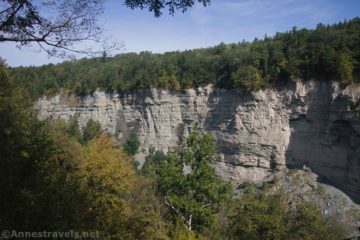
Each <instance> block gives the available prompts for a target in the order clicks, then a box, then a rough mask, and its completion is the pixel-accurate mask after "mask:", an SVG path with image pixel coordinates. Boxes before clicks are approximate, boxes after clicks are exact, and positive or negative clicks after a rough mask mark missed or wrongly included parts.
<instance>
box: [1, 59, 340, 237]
mask: <svg viewBox="0 0 360 240" xmlns="http://www.w3.org/2000/svg"><path fill="white" fill-rule="evenodd" d="M74 122H75V121H74ZM74 122H70V123H68V124H66V123H65V122H64V121H53V120H47V121H39V120H38V119H37V118H36V116H35V115H34V114H33V111H32V109H31V101H29V98H27V97H26V91H25V90H24V89H22V88H21V87H19V86H16V85H14V82H13V80H12V79H11V78H10V76H9V74H8V72H7V70H6V69H5V67H4V66H2V65H0V156H1V158H0V164H1V165H0V166H1V167H0V187H1V189H2V191H3V192H4V193H6V194H4V195H3V196H2V197H1V199H0V227H1V229H8V230H15V231H30V232H34V231H37V232H39V231H44V230H46V231H60V232H62V231H65V232H66V231H69V230H73V231H79V232H84V231H98V234H99V237H100V238H101V239H217V240H218V239H243V237H247V238H248V239H259V238H262V237H266V238H267V239H315V237H318V236H320V235H321V234H326V236H327V239H334V238H336V237H338V235H336V234H337V233H336V234H335V233H334V232H333V231H330V230H331V229H330V230H329V228H328V225H326V224H325V221H324V218H323V216H322V215H321V214H320V212H319V210H318V209H317V208H316V207H313V206H312V205H308V204H307V203H306V202H300V204H297V205H296V206H297V207H296V208H295V209H294V210H292V209H291V208H288V205H287V204H286V203H285V201H283V199H282V198H281V196H280V197H277V196H276V195H275V196H272V195H271V194H264V195H260V196H258V195H256V194H255V195H252V193H251V192H249V193H248V194H245V195H244V196H242V197H241V198H240V199H236V200H234V199H232V195H231V189H230V186H229V185H228V184H227V183H225V182H223V181H222V180H220V178H219V177H218V176H216V175H215V171H214V169H213V167H212V166H211V165H210V162H211V161H212V160H214V157H215V156H216V152H215V148H214V145H213V144H214V143H213V139H212V138H211V136H210V135H208V134H202V133H200V132H199V131H194V132H193V133H191V134H190V136H189V138H188V140H187V145H186V146H185V147H184V148H183V149H182V150H181V151H178V152H174V153H171V154H168V155H165V154H163V153H161V152H155V153H154V152H153V153H152V154H151V155H150V156H149V157H148V160H147V163H146V164H145V166H144V170H143V174H141V173H139V172H138V171H136V169H135V168H134V166H133V164H132V157H131V156H128V155H127V154H126V153H125V152H124V151H123V149H121V148H118V147H116V146H115V145H114V144H113V143H112V141H111V139H110V138H109V137H108V136H107V135H106V134H101V133H98V131H91V132H95V133H96V134H91V136H93V137H94V138H92V139H87V143H86V144H84V145H81V144H80V143H79V141H82V138H80V137H79V131H78V130H77V129H76V126H75V124H74ZM96 125H97V124H96V123H92V122H90V124H89V126H88V127H89V128H90V127H91V126H95V127H91V129H95V130H97V128H96ZM79 139H80V140H79ZM226 209H234V211H233V212H232V214H229V213H228V212H227V211H226ZM233 213H237V214H235V215H234V214H233ZM289 214H290V215H289ZM288 216H290V218H288ZM288 220H289V221H288ZM282 223H284V224H286V225H285V226H282ZM324 224H325V225H324ZM249 226H251V228H250V230H251V231H250V232H249V228H248V227H249ZM294 229H295V230H296V231H295V230H294ZM293 230H294V231H293ZM313 236H314V237H313ZM322 236H324V235H322Z"/></svg>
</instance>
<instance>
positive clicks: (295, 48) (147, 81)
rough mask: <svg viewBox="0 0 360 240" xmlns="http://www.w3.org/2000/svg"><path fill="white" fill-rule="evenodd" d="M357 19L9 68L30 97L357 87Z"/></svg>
mask: <svg viewBox="0 0 360 240" xmlns="http://www.w3.org/2000/svg"><path fill="white" fill-rule="evenodd" d="M359 32H360V18H354V19H352V20H350V21H344V22H341V23H338V24H333V25H323V24H318V26H317V27H316V28H315V29H314V30H307V29H297V28H296V27H294V28H293V29H292V30H291V31H288V32H285V33H277V34H276V35H275V36H273V37H267V36H266V37H264V39H262V40H258V39H255V40H254V41H252V42H245V41H243V42H239V43H234V44H220V45H218V46H215V47H212V48H204V49H195V50H189V51H183V52H167V53H164V54H152V53H150V52H141V53H139V54H136V53H127V54H120V55H117V56H115V57H102V58H93V59H80V60H77V61H72V62H69V61H67V62H64V63H61V64H57V65H53V64H49V65H45V66H41V67H18V68H14V69H11V73H12V74H13V77H14V79H15V80H16V82H17V83H19V84H20V85H22V86H24V87H26V88H27V89H29V90H30V92H31V94H32V95H33V96H36V97H38V96H41V95H49V94H50V95H51V94H56V93H57V92H59V90H60V89H68V90H71V91H73V92H75V93H77V94H89V93H92V92H94V91H95V90H96V89H97V88H100V89H103V90H105V91H108V92H113V91H127V90H133V89H144V88H149V87H150V86H154V87H160V88H169V89H174V90H179V89H184V88H190V87H198V86H204V85H207V84H214V85H215V86H216V87H220V88H231V89H232V88H242V89H245V90H257V89H259V88H263V87H269V86H273V85H277V84H282V83H284V82H286V81H290V80H293V79H303V80H308V79H312V78H313V79H317V80H337V81H340V82H341V83H342V84H343V85H347V84H350V83H352V82H360V45H359V42H360V36H359V34H358V33H359Z"/></svg>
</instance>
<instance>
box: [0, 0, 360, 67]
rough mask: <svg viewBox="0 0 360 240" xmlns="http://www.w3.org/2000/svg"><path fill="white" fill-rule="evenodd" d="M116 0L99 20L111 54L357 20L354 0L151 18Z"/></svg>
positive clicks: (276, 3) (39, 59) (243, 4)
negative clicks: (114, 44) (115, 46)
mask: <svg viewBox="0 0 360 240" xmlns="http://www.w3.org/2000/svg"><path fill="white" fill-rule="evenodd" d="M122 2H123V1H121V0H107V2H106V6H105V13H104V15H103V16H100V21H101V23H102V25H103V26H104V28H105V30H106V34H108V35H111V36H112V37H113V38H114V39H116V40H118V41H119V42H123V44H124V47H123V48H122V49H121V50H120V51H118V52H116V53H121V52H140V51H152V52H160V53H161V52H166V51H176V50H185V49H193V48H201V47H209V46H214V45H217V44H219V43H221V42H225V43H233V42H239V41H242V40H243V39H245V40H253V39H254V38H255V37H257V38H262V37H264V35H265V34H267V35H268V36H272V35H273V34H275V33H276V32H283V31H287V30H290V29H291V28H292V27H293V26H297V27H298V28H304V27H305V28H314V27H315V26H316V24H318V23H319V22H322V23H324V24H331V23H336V22H339V21H342V20H344V19H351V18H354V17H357V16H360V0H212V1H211V5H210V6H209V7H206V8H204V7H202V5H199V4H198V5H196V6H195V7H193V8H191V9H190V10H189V11H188V12H186V13H184V14H182V13H181V12H178V13H176V14H175V15H174V16H169V15H168V14H167V13H164V15H163V16H162V17H160V18H154V17H153V15H152V14H151V13H149V12H147V11H146V10H143V11H141V10H131V9H128V8H126V7H125V6H123V5H122ZM0 56H1V57H2V58H5V59H6V60H7V63H8V64H9V65H10V66H19V65H23V66H28V65H41V64H47V63H57V62H61V61H63V60H64V59H59V58H55V57H51V58H49V57H48V56H47V55H46V54H45V53H44V52H39V50H38V49H37V48H23V49H18V48H16V46H15V45H13V44H9V43H1V44H0Z"/></svg>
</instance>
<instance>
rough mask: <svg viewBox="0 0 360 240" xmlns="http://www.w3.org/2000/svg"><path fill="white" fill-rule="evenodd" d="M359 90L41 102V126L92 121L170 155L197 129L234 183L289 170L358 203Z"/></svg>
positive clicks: (297, 88)
mask: <svg viewBox="0 0 360 240" xmlns="http://www.w3.org/2000/svg"><path fill="white" fill-rule="evenodd" d="M359 102H360V86H355V85H351V86H348V87H347V88H345V89H341V88H340V87H339V85H338V84H337V83H335V82H321V81H308V82H305V83H304V82H301V81H299V82H295V83H289V84H288V85H287V86H285V87H282V88H279V89H266V90H260V91H258V92H255V93H251V94H250V93H244V92H242V91H239V90H223V89H213V88H212V87H211V86H208V87H206V88H199V89H189V90H184V91H181V92H172V91H168V90H159V89H149V90H143V91H136V92H128V93H121V94H105V93H104V92H99V91H97V92H95V93H94V94H93V95H91V96H86V97H83V98H80V97H74V96H67V95H57V96H54V97H52V98H45V97H44V98H41V99H39V100H38V101H37V103H36V105H35V108H36V109H37V111H38V114H39V117H40V118H41V119H45V118H49V117H52V118H63V119H65V120H68V119H70V118H71V117H77V118H78V120H79V124H80V125H81V126H80V127H82V126H84V125H85V124H86V122H87V121H88V119H90V118H93V119H95V120H98V121H99V122H100V123H101V125H102V127H103V128H104V129H105V130H106V131H108V132H110V133H112V134H114V135H115V136H117V138H118V139H119V140H120V141H124V140H125V139H126V138H127V136H128V135H129V134H130V133H136V134H137V136H138V137H139V139H140V142H141V149H142V151H143V152H145V153H146V151H147V150H148V148H149V147H151V146H153V147H155V148H156V149H160V150H163V151H168V150H169V149H173V148H175V147H176V146H178V145H179V144H180V143H181V142H182V141H184V139H185V137H186V135H187V134H188V132H189V131H190V130H191V128H192V127H193V126H194V124H195V123H198V124H199V125H200V126H201V127H202V128H203V129H204V130H205V131H208V132H211V133H212V134H213V135H214V137H215V139H216V142H217V145H218V148H219V152H220V156H221V158H220V160H219V161H218V162H216V163H215V164H214V165H215V167H216V169H217V172H218V173H219V174H220V175H221V176H222V177H223V178H225V179H229V180H231V181H233V182H234V183H240V182H242V181H244V180H252V181H262V180H264V179H266V178H267V177H268V176H270V175H271V174H272V173H273V172H275V171H277V170H281V169H284V168H286V167H287V168H303V167H304V166H306V168H310V169H311V170H312V171H313V172H314V173H316V174H317V175H318V176H319V178H320V181H323V182H326V183H329V184H331V185H333V186H335V187H337V188H339V189H341V190H342V191H344V192H345V193H346V194H348V195H349V196H350V197H351V198H352V199H353V200H354V201H355V202H357V203H359V202H360V147H359V146H360V109H359V107H358V105H359Z"/></svg>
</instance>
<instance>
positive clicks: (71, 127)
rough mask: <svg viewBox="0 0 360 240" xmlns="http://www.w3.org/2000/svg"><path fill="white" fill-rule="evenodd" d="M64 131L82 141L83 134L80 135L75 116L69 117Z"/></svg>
mask: <svg viewBox="0 0 360 240" xmlns="http://www.w3.org/2000/svg"><path fill="white" fill-rule="evenodd" d="M66 133H67V134H69V136H71V137H73V138H75V139H76V140H77V141H78V142H79V143H82V141H83V136H82V135H81V132H80V128H79V123H78V120H77V119H76V118H71V119H70V120H69V122H68V124H67V129H66Z"/></svg>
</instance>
